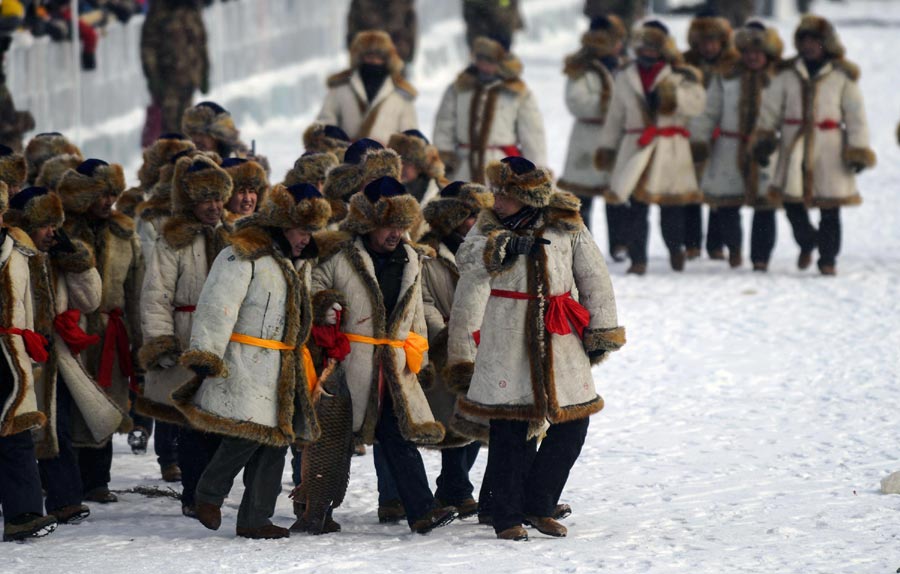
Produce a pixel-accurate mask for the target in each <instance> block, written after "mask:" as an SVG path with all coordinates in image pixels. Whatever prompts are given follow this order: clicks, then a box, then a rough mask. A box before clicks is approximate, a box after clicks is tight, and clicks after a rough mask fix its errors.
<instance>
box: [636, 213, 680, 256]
mask: <svg viewBox="0 0 900 574" xmlns="http://www.w3.org/2000/svg"><path fill="white" fill-rule="evenodd" d="M629 212H630V217H629V226H628V227H629V235H630V239H629V242H628V257H629V258H630V259H631V262H632V263H647V242H648V240H649V235H650V223H649V220H648V218H649V215H650V206H649V205H648V204H646V203H643V202H640V201H634V200H632V201H631V207H630V208H629ZM659 217H660V222H659V223H660V229H661V230H662V236H663V241H664V242H665V244H666V248H667V249H668V250H669V251H676V252H680V251H681V250H682V249H683V248H684V206H682V205H672V206H666V205H661V206H660V208H659Z"/></svg>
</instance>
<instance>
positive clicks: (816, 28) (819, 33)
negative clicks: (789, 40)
mask: <svg viewBox="0 0 900 574" xmlns="http://www.w3.org/2000/svg"><path fill="white" fill-rule="evenodd" d="M807 35H809V36H815V37H816V38H819V39H820V40H821V41H822V47H824V48H825V55H826V56H828V57H829V58H834V59H836V60H839V59H841V58H843V57H844V45H843V44H841V39H840V38H839V37H838V34H837V30H835V29H834V25H832V23H831V22H829V21H828V20H826V19H825V18H822V17H821V16H814V15H813V14H807V15H806V16H804V17H803V18H802V19H801V20H800V24H799V25H798V26H797V30H796V31H795V32H794V47H795V48H797V49H798V50H799V45H800V38H801V37H803V36H807Z"/></svg>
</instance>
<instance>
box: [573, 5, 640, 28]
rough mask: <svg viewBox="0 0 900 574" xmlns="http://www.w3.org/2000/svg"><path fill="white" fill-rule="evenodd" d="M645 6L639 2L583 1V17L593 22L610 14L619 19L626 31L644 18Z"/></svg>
mask: <svg viewBox="0 0 900 574" xmlns="http://www.w3.org/2000/svg"><path fill="white" fill-rule="evenodd" d="M646 4H647V3H646V2H642V1H641V0H585V2H584V15H585V16H587V17H588V18H590V19H591V20H593V19H594V18H602V17H606V16H608V15H610V14H612V15H614V16H618V17H619V18H621V20H622V22H623V23H624V24H625V29H626V30H631V29H632V28H633V27H634V24H635V22H637V21H638V20H640V19H641V18H643V17H644V5H646Z"/></svg>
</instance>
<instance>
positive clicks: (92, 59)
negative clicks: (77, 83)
mask: <svg viewBox="0 0 900 574" xmlns="http://www.w3.org/2000/svg"><path fill="white" fill-rule="evenodd" d="M81 69H82V70H96V69H97V55H96V54H94V53H93V52H82V53H81Z"/></svg>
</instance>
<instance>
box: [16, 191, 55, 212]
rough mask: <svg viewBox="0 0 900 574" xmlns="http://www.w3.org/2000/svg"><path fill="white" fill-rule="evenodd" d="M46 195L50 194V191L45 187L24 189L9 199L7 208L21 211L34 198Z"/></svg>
mask: <svg viewBox="0 0 900 574" xmlns="http://www.w3.org/2000/svg"><path fill="white" fill-rule="evenodd" d="M48 193H50V190H49V189H47V188H46V187H26V188H25V189H23V190H22V191H20V192H19V193H17V194H15V195H14V196H12V198H10V200H9V206H10V207H11V208H13V209H18V210H22V209H25V206H26V205H28V202H29V201H31V200H32V199H34V198H35V197H40V196H42V195H47V194H48Z"/></svg>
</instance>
